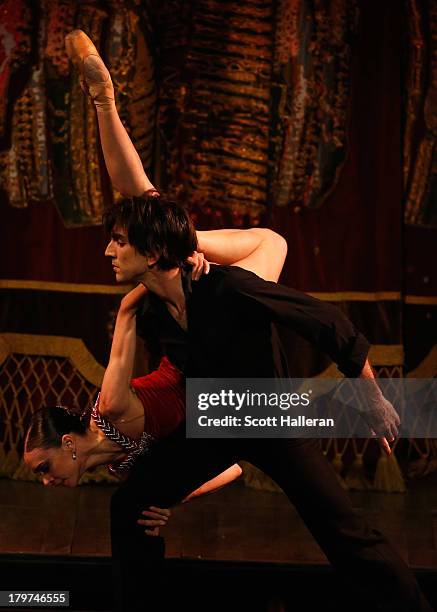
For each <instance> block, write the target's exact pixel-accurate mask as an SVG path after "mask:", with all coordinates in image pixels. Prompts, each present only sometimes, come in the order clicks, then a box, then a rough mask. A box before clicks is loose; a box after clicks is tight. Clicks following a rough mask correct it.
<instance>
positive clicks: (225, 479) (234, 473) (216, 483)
mask: <svg viewBox="0 0 437 612" xmlns="http://www.w3.org/2000/svg"><path fill="white" fill-rule="evenodd" d="M242 473H243V470H242V469H241V467H240V466H239V465H238V463H235V464H234V465H232V466H231V467H230V468H228V469H227V470H225V471H224V472H222V473H221V474H219V475H218V476H216V477H215V478H213V479H212V480H208V482H205V483H204V484H203V485H201V486H200V487H199V488H198V489H196V490H195V491H193V492H192V493H190V494H189V495H187V497H186V498H185V499H184V500H182V503H185V502H187V501H190V500H192V499H194V498H195V497H200V496H201V495H208V494H209V493H214V492H215V491H218V490H219V489H221V488H222V487H225V486H226V485H227V484H229V483H231V482H233V481H234V480H236V479H237V478H239V477H240V476H241V474H242Z"/></svg>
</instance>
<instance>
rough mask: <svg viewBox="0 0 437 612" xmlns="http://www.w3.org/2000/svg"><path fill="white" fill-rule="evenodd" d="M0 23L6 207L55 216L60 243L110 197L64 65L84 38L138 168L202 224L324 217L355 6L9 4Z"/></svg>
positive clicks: (337, 157) (343, 117)
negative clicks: (110, 88)
mask: <svg viewBox="0 0 437 612" xmlns="http://www.w3.org/2000/svg"><path fill="white" fill-rule="evenodd" d="M0 10H1V12H2V13H1V14H2V30H1V31H0V37H1V42H2V45H1V48H2V49H1V50H2V54H3V61H2V64H1V75H0V77H1V81H0V86H1V91H0V93H3V95H2V100H3V102H2V106H0V112H1V118H0V128H1V129H0V133H1V135H2V136H3V153H2V155H1V159H0V173H1V177H0V178H1V186H2V187H3V189H4V190H5V191H6V192H7V194H8V198H9V203H10V204H11V205H12V206H15V207H25V206H27V205H28V203H29V201H47V200H52V201H54V202H55V203H56V206H57V207H58V209H59V211H60V213H61V216H62V218H63V221H64V223H65V225H66V226H67V227H74V226H81V225H92V224H98V223H99V222H100V217H101V212H102V208H103V201H104V199H105V198H107V197H108V196H109V195H110V193H109V192H110V190H109V189H108V185H107V181H106V177H105V174H104V171H103V169H102V161H101V157H100V149H99V143H98V136H97V133H96V123H95V117H94V109H93V108H92V106H91V105H90V103H89V101H88V100H86V99H85V98H84V96H83V94H82V92H81V90H80V87H79V83H78V79H77V77H76V75H75V74H74V73H72V71H71V69H70V66H69V64H68V61H67V57H66V54H65V50H64V45H63V39H64V36H65V34H66V33H67V32H68V31H70V30H71V29H72V28H75V27H76V28H81V29H83V30H85V31H86V32H87V33H88V34H89V35H90V36H91V38H92V39H93V41H94V42H95V43H96V46H97V47H98V48H99V49H100V50H101V52H102V55H103V57H104V58H105V59H106V61H107V62H108V64H109V66H110V69H111V73H112V76H113V79H114V83H115V86H116V92H117V105H118V108H119V111H120V115H121V117H122V120H123V122H124V123H125V125H126V126H127V127H128V130H129V132H130V133H131V135H132V138H133V140H134V142H135V145H136V146H137V148H138V149H139V152H140V155H141V159H142V161H143V163H144V165H145V167H146V168H147V170H148V171H149V172H150V174H151V175H152V176H154V178H155V180H156V182H157V184H158V185H160V186H161V187H162V188H165V189H166V190H167V191H168V192H169V193H170V194H171V195H173V196H178V197H179V198H181V199H182V201H184V202H186V203H189V204H190V206H191V208H192V210H193V214H195V211H196V209H197V210H200V211H201V212H202V213H203V214H207V215H210V214H211V213H212V214H213V215H214V216H215V217H216V222H217V224H220V223H222V221H223V219H222V216H223V211H224V210H226V211H227V215H226V218H227V219H228V220H229V219H230V220H231V222H232V224H233V225H237V226H238V225H242V224H243V223H247V222H250V223H251V224H256V223H259V222H260V218H261V217H262V216H263V213H264V212H265V209H266V205H267V202H272V201H273V202H274V203H277V204H279V205H281V206H284V205H287V204H292V205H298V206H301V207H315V206H317V205H319V204H320V203H321V202H322V201H323V199H324V197H325V196H326V194H327V193H328V192H329V190H330V189H332V187H333V185H334V184H335V182H336V177H337V175H338V173H339V171H340V168H341V165H342V162H343V160H344V158H345V155H346V144H347V142H346V128H347V117H348V106H349V97H350V96H349V93H350V92H349V90H350V57H351V45H352V43H353V40H354V32H355V28H356V23H357V19H358V9H357V5H356V2H355V0H335V1H332V2H325V1H324V0H313V1H312V2H308V1H307V0H305V1H303V0H277V1H272V2H265V0H234V1H228V2H222V1H221V0H217V1H215V0H197V1H196V2H184V1H183V0H166V1H164V2H161V3H159V4H158V3H155V2H153V0H149V2H147V1H146V2H139V1H138V2H120V1H116V0H112V1H110V0H108V1H107V2H92V1H88V2H75V1H73V0H64V1H60V0H39V2H30V1H26V0H19V1H15V0H5V1H4V2H3V3H2V4H1V9H0ZM31 50H33V53H31ZM24 74H25V76H26V77H27V78H23V75H24ZM19 75H21V79H18V76H19ZM6 100H8V104H9V107H8V108H6ZM11 111H13V113H12V116H13V119H12V122H11V123H10V122H9V121H8V120H7V117H8V116H10V114H11ZM228 223H229V221H228Z"/></svg>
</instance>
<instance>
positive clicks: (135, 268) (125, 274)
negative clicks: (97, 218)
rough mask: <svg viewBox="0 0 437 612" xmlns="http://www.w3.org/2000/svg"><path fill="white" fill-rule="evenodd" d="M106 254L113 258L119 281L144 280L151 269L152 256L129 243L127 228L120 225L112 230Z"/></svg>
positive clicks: (113, 266) (116, 276) (113, 265)
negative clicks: (143, 253) (146, 254)
mask: <svg viewBox="0 0 437 612" xmlns="http://www.w3.org/2000/svg"><path fill="white" fill-rule="evenodd" d="M105 255H106V257H110V258H111V260H112V268H113V270H114V272H115V278H116V280H117V282H118V283H123V282H131V281H139V280H142V279H143V278H144V275H145V274H146V273H147V272H148V270H149V267H148V266H149V263H150V258H149V257H147V256H145V255H141V253H138V251H137V250H136V248H135V247H134V246H132V245H131V244H130V243H129V241H128V237H127V232H126V230H125V229H124V228H122V227H119V226H118V225H116V226H115V227H114V229H113V230H112V232H111V241H110V242H109V244H108V246H107V247H106V251H105Z"/></svg>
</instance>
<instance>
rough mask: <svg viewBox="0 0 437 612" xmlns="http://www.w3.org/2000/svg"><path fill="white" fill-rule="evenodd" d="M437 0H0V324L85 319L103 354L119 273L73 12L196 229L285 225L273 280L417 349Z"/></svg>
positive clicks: (429, 213)
mask: <svg viewBox="0 0 437 612" xmlns="http://www.w3.org/2000/svg"><path fill="white" fill-rule="evenodd" d="M436 10H437V9H436V8H435V2H434V3H433V2H432V0H403V1H402V2H400V1H399V0H386V1H385V2H384V3H381V2H380V0H366V1H365V2H364V1H360V0H271V2H269V1H266V0H238V1H237V0H227V1H218V0H126V1H122V0H99V1H98V0H94V1H93V0H87V1H82V2H76V1H73V0H0V186H1V187H2V193H1V198H0V214H1V218H2V222H3V223H4V224H5V225H6V226H7V227H8V228H9V231H8V232H6V233H5V235H4V237H3V245H2V247H3V249H2V252H3V253H4V255H5V256H4V257H3V260H2V263H3V268H2V274H1V279H0V291H1V296H2V297H5V299H3V300H2V303H1V304H0V326H1V328H2V329H3V330H4V331H13V332H17V333H18V332H22V331H24V332H26V333H36V334H42V333H44V334H56V335H61V336H62V335H71V336H73V337H81V338H83V339H85V340H86V344H87V346H89V347H90V348H92V352H93V353H94V354H95V355H96V356H98V358H99V360H100V361H101V362H102V363H105V361H106V356H107V349H108V346H109V341H110V339H109V338H108V335H107V329H106V325H107V322H108V320H109V318H110V317H109V311H110V310H114V309H115V308H116V305H117V300H118V299H119V294H116V293H114V292H109V293H108V291H107V286H106V288H105V287H103V288H102V287H98V284H102V283H103V284H105V283H107V284H109V283H111V282H113V278H112V275H111V270H110V267H109V266H108V265H107V263H106V262H105V261H104V257H103V256H102V253H103V251H104V248H105V240H106V237H105V235H104V233H103V231H102V230H101V228H100V227H99V224H100V217H101V212H102V209H103V204H104V202H105V203H106V202H108V201H111V199H112V198H113V197H117V194H115V193H113V192H112V189H111V187H110V185H109V181H108V177H107V175H106V173H105V169H104V166H103V162H102V156H101V150H100V146H99V142H98V135H97V133H96V120H95V115H94V109H93V108H92V106H91V104H90V102H89V101H88V100H87V99H86V98H85V97H84V96H83V94H82V92H81V90H80V88H79V84H78V79H77V76H76V75H75V74H74V73H73V72H72V71H71V69H70V66H69V64H68V61H67V57H66V55H65V51H64V43H63V40H64V36H65V34H66V33H67V32H68V31H70V30H71V29H72V28H74V27H81V28H83V29H84V30H86V31H87V32H88V33H89V34H90V35H91V36H92V38H93V39H94V40H95V42H96V44H97V46H98V48H99V49H100V50H101V52H102V54H103V56H104V58H105V59H106V61H107V62H108V64H109V65H110V68H111V73H112V75H113V77H114V81H115V85H116V92H117V106H118V108H119V112H120V114H121V117H122V119H123V121H124V123H125V125H126V127H127V128H128V130H129V131H130V133H131V136H132V138H133V140H134V143H135V145H136V147H137V149H138V150H139V152H140V155H141V159H142V161H143V163H144V166H145V168H146V169H147V171H148V172H149V173H150V174H151V177H152V179H153V180H154V181H155V183H156V184H157V185H158V186H159V187H161V188H163V189H165V190H167V191H168V192H170V194H171V195H174V196H177V197H179V198H180V199H181V200H182V201H183V202H184V203H186V204H187V205H189V206H190V208H191V211H192V214H193V216H194V218H195V220H196V222H197V224H198V226H199V228H201V229H212V228H215V227H223V226H228V227H229V226H234V227H238V226H247V225H255V224H259V223H266V224H268V225H269V226H270V227H272V228H273V229H275V230H277V231H279V232H280V233H282V234H283V235H284V236H285V237H286V239H287V241H288V244H289V256H288V259H287V262H286V265H285V268H284V274H283V276H282V281H283V282H284V283H285V284H287V285H290V286H293V287H295V288H297V289H300V290H303V291H309V292H313V293H316V294H317V295H318V296H319V297H321V298H322V299H326V300H331V301H335V302H337V303H340V305H341V307H342V308H343V309H344V310H345V311H346V312H348V313H349V315H350V316H351V317H352V319H353V321H354V322H355V323H356V324H357V325H358V326H359V327H360V329H362V331H363V332H364V333H366V335H367V336H368V337H369V339H370V341H371V342H372V343H374V344H380V345H391V346H397V347H400V348H399V351H401V352H402V351H403V350H404V349H405V351H406V363H407V366H408V368H409V369H414V368H415V367H417V366H418V365H419V363H420V362H421V361H422V360H423V359H424V358H425V357H426V355H427V354H428V353H429V352H430V350H431V349H432V346H433V344H435V343H436V339H435V329H436V326H435V322H434V321H435V319H434V318H433V317H435V309H436V298H435V296H436V291H437V281H436V280H433V272H434V269H435V265H433V262H434V261H435V256H434V258H433V255H432V252H433V249H435V244H436V239H435V230H433V229H432V227H433V225H435V219H436V207H437V197H436V193H435V190H436V180H435V168H436V107H437V105H436V82H437V81H436V49H437V47H436V36H437V34H436V33H437V26H436ZM401 43H403V51H404V59H405V61H404V64H403V70H402V78H403V80H404V88H403V91H404V93H405V95H404V96H403V98H402V99H401V75H400V70H399V58H400V56H401V50H402V49H401ZM401 102H402V107H403V110H404V112H403V114H402V117H401V116H400V115H401ZM402 125H403V127H404V128H405V129H404V130H403V132H402V133H403V134H404V143H403V150H404V167H403V171H404V193H405V194H406V198H405V202H406V206H405V218H406V221H407V226H406V228H404V229H403V228H402V223H401V218H402V205H403V203H402V180H401V178H402V176H401V174H402V173H401V170H402V168H401V164H400V155H399V152H400V150H401V148H402V146H401V142H400V138H401V129H400V127H401V126H402ZM55 206H56V208H55ZM403 231H404V240H402V232H403ZM15 281H17V282H15ZM34 281H36V282H34ZM29 283H30V284H29ZM32 283H33V284H32ZM47 283H55V284H56V283H58V284H59V283H61V284H62V283H64V284H65V283H77V284H80V285H81V284H83V283H89V284H90V285H91V286H90V287H88V288H86V291H85V289H84V288H83V287H82V286H80V287H76V289H75V291H76V293H71V287H61V288H60V287H56V291H55V290H54V289H53V287H52V289H50V288H49V287H48V286H47ZM96 287H97V289H98V291H97V289H96ZM110 289H111V291H112V289H113V287H111V288H110ZM105 292H106V293H105ZM99 296H101V297H99ZM77 311H80V312H86V313H87V316H86V317H85V316H84V317H77V316H76V315H75V314H72V313H76V312H77ZM67 313H69V315H67ZM289 344H290V346H297V344H296V342H295V339H293V340H292V339H290V342H289ZM402 345H403V346H402ZM430 354H431V353H430ZM307 355H309V350H308V348H305V349H299V350H298V349H297V348H296V350H294V357H292V358H291V360H292V362H293V364H294V365H295V367H296V371H299V372H303V371H304V372H314V371H321V370H322V369H323V367H324V366H325V365H326V363H325V362H323V363H321V362H320V363H319V362H317V363H316V361H315V360H313V362H314V363H313V364H312V365H310V366H308V367H306V366H305V367H304V368H303V370H301V369H300V370H299V367H300V366H301V364H302V363H308V362H309V357H308V359H307V357H306V356H307ZM402 355H403V353H402ZM311 359H312V358H311ZM399 359H400V358H399ZM399 359H398V360H399ZM402 359H403V357H402Z"/></svg>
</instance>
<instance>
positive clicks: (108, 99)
mask: <svg viewBox="0 0 437 612" xmlns="http://www.w3.org/2000/svg"><path fill="white" fill-rule="evenodd" d="M65 50H66V52H67V55H68V57H69V58H70V60H71V62H72V63H73V64H74V66H75V67H76V69H77V70H78V72H79V80H80V85H81V87H82V89H83V90H84V91H85V93H88V94H89V96H90V98H91V99H92V101H93V102H94V105H95V107H96V110H97V112H99V113H102V112H103V113H104V112H109V111H112V110H113V109H114V108H115V100H114V86H113V84H112V81H111V75H110V74H109V71H108V69H107V68H106V66H105V64H104V62H103V60H102V58H101V57H100V55H99V53H98V51H97V49H96V47H95V46H94V44H93V41H92V40H91V39H90V38H89V37H88V36H87V35H86V34H85V32H83V31H82V30H73V31H72V32H70V33H69V34H67V36H66V37H65Z"/></svg>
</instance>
